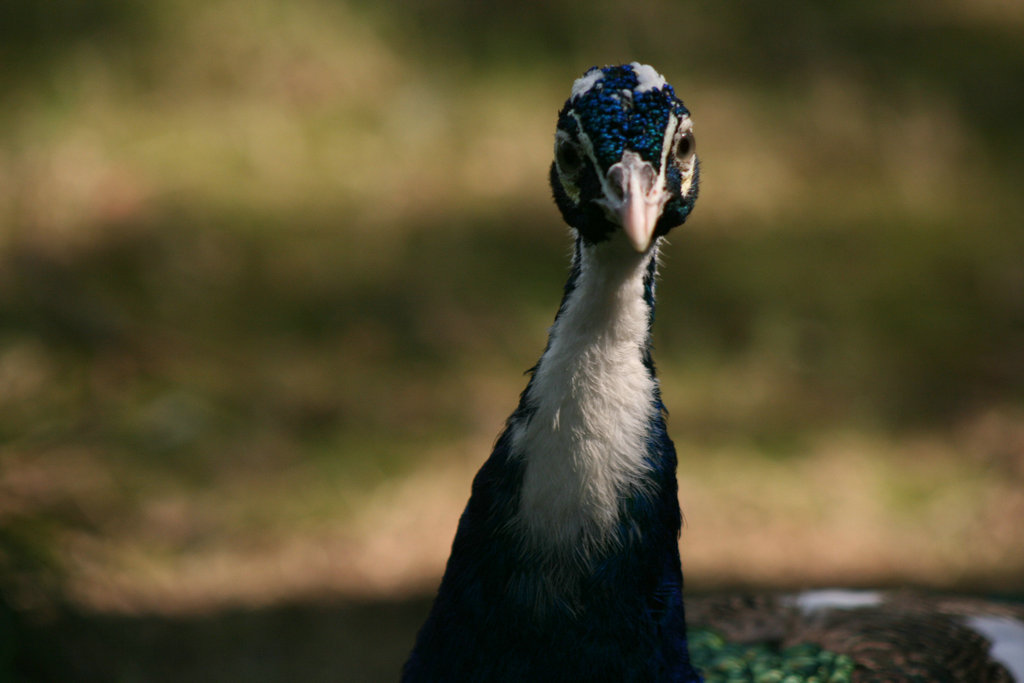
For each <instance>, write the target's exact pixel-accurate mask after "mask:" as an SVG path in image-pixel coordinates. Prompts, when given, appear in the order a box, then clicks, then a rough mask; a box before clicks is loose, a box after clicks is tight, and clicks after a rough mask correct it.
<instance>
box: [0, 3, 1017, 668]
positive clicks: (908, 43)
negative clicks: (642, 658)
mask: <svg viewBox="0 0 1024 683" xmlns="http://www.w3.org/2000/svg"><path fill="white" fill-rule="evenodd" d="M626 5H628V6H626ZM1022 29H1024V11H1022V10H1021V9H1019V8H1018V7H1017V5H1016V4H1015V3H1009V2H1006V3H1004V2H998V1H997V0H987V1H985V2H977V3H970V4H964V3H957V2H952V1H950V2H930V3H926V2H915V3H903V4H893V3H884V2H837V3H830V4H827V5H821V6H811V5H803V6H799V7H797V6H793V7H789V6H780V5H778V4H771V5H768V4H764V3H757V2H738V3H725V4H723V3H708V2H703V3H659V2H654V1H653V0H652V1H646V0H641V1H639V2H633V3H626V4H623V3H614V4H613V3H610V2H594V3H586V4H579V3H570V2H567V1H565V0H560V1H559V2H550V3H527V4H525V5H524V4H522V3H511V2H499V3H479V2H470V1H469V0H420V1H417V2H412V3H380V2H364V1H353V2H338V1H330V2H329V1H327V0H296V1H294V2H274V1H272V0H256V1H255V2H242V1H241V0H214V1H213V2H204V3H199V2H188V1H186V0H157V1H153V2H146V3H136V2H127V1H126V0H96V1H92V2H87V1H85V0H54V1H53V2H34V1H30V0H11V1H8V2H4V3H2V4H0V64H3V65H4V68H3V69H0V97H2V99H3V102H4V106H3V107H0V592H3V594H4V595H5V596H7V598H6V599H8V600H9V601H11V602H12V604H15V605H16V606H18V609H23V608H26V607H27V608H32V609H35V608H38V607H39V606H40V605H43V604H46V603H48V602H52V601H53V599H55V597H62V598H63V599H66V600H68V601H71V603H73V604H79V605H80V604H87V605H91V606H92V608H95V609H102V610H109V609H115V608H117V609H143V608H145V609H156V610H158V611H159V610H163V611H174V610H176V609H184V607H182V606H183V605H185V604H187V605H188V609H190V610H202V609H204V606H205V609H213V608H214V607H216V606H217V605H220V604H223V603H229V604H230V603H233V602H242V603H245V604H266V603H272V602H279V601H282V600H290V599H296V598H297V597H301V596H302V595H308V594H316V593H318V592H323V591H325V590H333V591H339V590H340V591H342V592H346V591H352V592H357V593H370V594H378V595H379V594H380V593H382V592H385V593H386V592H389V591H395V590H398V589H399V588H400V587H403V586H404V588H403V590H407V591H408V590H416V589H419V588H421V587H422V586H424V585H429V577H431V576H433V575H434V573H435V572H436V571H437V570H438V566H437V562H439V561H443V554H444V549H445V546H446V544H447V542H448V541H449V540H450V536H446V535H445V534H449V533H450V532H451V530H453V528H454V526H453V522H451V520H449V519H448V517H445V516H444V515H440V517H439V520H438V521H437V528H438V529H442V530H443V531H440V532H438V535H437V537H436V538H434V537H433V536H430V535H429V534H424V533H423V530H422V529H421V528H420V527H417V526H415V525H412V524H411V522H406V521H401V520H405V519H406V518H409V519H421V518H424V517H427V518H429V517H430V515H429V514H425V513H424V512H423V510H425V509H427V507H429V506H427V507H425V503H424V502H423V500H422V499H423V498H429V496H430V495H434V493H436V495H437V498H438V499H442V498H443V499H445V500H449V499H453V500H454V502H452V503H451V506H452V509H453V510H454V513H453V514H457V509H458V506H459V505H460V501H461V499H463V498H464V496H465V495H466V493H467V492H468V473H471V471H472V469H473V467H475V465H476V464H477V463H478V462H479V461H480V460H481V459H482V458H483V457H484V456H485V455H486V450H487V447H488V444H489V443H490V441H491V439H492V438H493V436H494V434H495V433H496V431H497V429H498V428H499V426H500V424H501V421H502V420H503V419H504V417H505V415H506V414H507V412H508V411H509V410H510V409H511V408H512V407H513V405H514V403H515V399H516V396H517V395H518V392H519V391H520V389H521V387H522V384H523V379H522V377H521V372H522V370H524V369H525V368H527V367H529V366H530V365H531V364H532V363H533V362H534V360H535V359H536V356H537V355H538V353H539V352H540V350H541V349H542V347H543V342H544V334H545V329H546V326H547V325H548V324H549V322H550V319H551V317H552V316H553V314H554V310H555V307H556V305H557V301H558V296H559V293H560V286H561V282H562V279H563V277H564V275H565V270H566V265H565V261H566V254H567V252H568V239H567V237H566V234H565V230H564V228H563V226H562V225H561V223H560V220H559V218H558V216H557V214H556V211H555V210H554V208H553V206H552V204H551V202H550V199H549V191H548V189H547V187H546V172H547V165H548V164H549V163H550V154H551V137H552V131H553V121H554V115H555V113H556V112H557V110H558V108H559V106H560V105H561V103H562V100H563V99H564V97H565V96H566V95H567V93H568V88H569V85H570V84H571V82H572V79H573V78H575V77H576V76H578V75H579V74H580V73H581V72H582V71H583V70H584V69H586V68H587V67H588V66H590V65H592V64H600V63H611V62H620V61H632V60H639V61H644V62H650V63H652V64H654V65H655V66H656V67H657V68H658V69H659V70H660V71H662V72H663V73H664V74H665V75H666V76H667V77H668V79H669V81H670V82H672V83H673V84H674V85H675V87H676V88H677V90H678V92H679V93H680V94H681V95H682V97H683V99H684V100H685V101H686V103H687V105H688V106H689V107H690V109H691V110H692V111H693V112H694V117H695V121H696V133H697V138H698V143H699V148H698V152H699V154H700V156H701V159H702V177H703V180H704V185H703V188H702V194H701V199H700V200H699V203H698V206H697V209H696V211H695V213H694V215H693V218H692V219H691V221H690V222H689V223H688V224H687V226H686V227H685V228H683V229H682V230H680V231H679V232H678V233H675V234H673V236H672V239H671V243H672V244H671V245H670V246H669V247H668V248H667V249H666V250H665V252H664V262H665V267H664V269H663V270H664V278H663V280H662V282H661V284H660V289H659V298H660V301H659V310H658V321H657V326H656V336H655V341H656V346H657V348H656V358H657V360H658V363H659V370H660V372H661V375H662V378H663V386H664V393H665V396H666V401H667V403H668V404H669V407H670V409H671V411H672V412H671V418H670V419H671V425H670V426H671V429H672V433H673V436H674V438H675V439H676V441H677V443H678V444H679V446H680V451H681V453H683V454H684V457H683V468H682V472H681V474H682V477H683V479H682V482H683V483H682V490H683V493H684V497H688V499H689V500H690V501H691V502H690V504H688V505H686V511H687V517H688V519H689V520H690V527H688V530H687V537H688V539H690V540H688V541H687V543H688V545H687V557H688V558H690V559H689V560H688V562H689V564H688V566H689V567H690V568H691V569H693V571H691V572H690V573H689V574H688V576H689V577H690V584H691V585H694V584H696V585H698V586H699V585H702V584H701V582H702V581H704V582H705V583H704V584H703V585H714V584H715V581H721V580H722V579H721V577H722V576H727V578H728V580H735V581H740V582H745V583H751V584H758V585H765V584H777V583H780V582H781V583H785V584H787V585H799V584H800V583H801V582H805V581H811V582H818V581H828V580H831V579H833V578H835V579H837V580H838V579H848V578H850V576H855V577H856V576H861V577H863V580H864V581H865V582H870V581H878V580H883V581H884V580H885V579H886V577H889V578H890V579H891V580H893V581H905V580H909V581H916V582H920V583H928V584H932V585H937V586H941V587H965V586H966V587H972V586H980V587H987V586H994V587H998V588H1000V589H1002V590H1018V591H1019V590H1021V589H1022V585H1021V583H1020V579H1019V577H1020V576H1021V575H1022V572H1024V555H1022V552H1024V551H1021V550H1020V549H1021V548H1024V537H1022V536H1021V532H1020V530H1019V527H1020V526H1021V525H1020V524H1017V523H1014V520H1019V519H1020V518H1021V516H1022V515H1024V497H1022V494H1021V493H1020V491H1021V490H1024V486H1022V484H1024V266H1022V264H1024V231H1022V230H1021V216H1024V199H1022V197H1021V193H1020V187H1021V186H1022V185H1024V154H1022V153H1021V152H1022V150H1024V128H1022V127H1021V126H1020V120H1021V119H1022V117H1024V90H1022V89H1021V87H1020V84H1021V83H1024V44H1022V43H1021V41H1020V35H1021V31H1022ZM453 462H454V463H456V466H454V467H455V470H456V471H457V472H458V474H456V475H452V477H450V478H451V479H452V480H453V481H454V482H455V483H454V484H449V483H447V482H448V481H449V480H448V479H445V478H444V477H447V476H448V474H444V473H450V472H451V471H452V470H450V469H445V468H446V467H449V465H450V463H453ZM438 473H441V474H438ZM431 477H433V478H431ZM754 479H757V480H758V483H757V487H758V488H757V490H756V491H753V492H752V491H751V490H749V488H748V486H749V485H750V483H751V481H753V480H754ZM922 482H926V484H925V483H922ZM833 487H834V488H835V489H836V490H838V491H839V493H836V492H834V491H832V490H831V489H832V488H833ZM801 491H805V492H807V493H806V496H807V497H806V499H804V498H803V497H802V496H803V495H804V494H800V493H799V492H801ZM429 492H434V493H429ZM830 506H831V507H830ZM396 508H401V509H403V510H406V512H405V513H404V514H405V517H401V514H400V513H398V512H395V510H396ZM445 510H446V512H445V514H448V512H447V508H445ZM439 514H440V513H439ZM385 518H386V519H387V520H390V521H389V522H387V524H391V525H392V526H386V525H385V523H384V522H383V521H382V520H383V519H385ZM752 520H764V523H765V524H767V525H768V529H773V530H774V531H782V532H785V533H786V534H787V543H792V544H794V545H793V546H792V547H788V549H787V553H786V556H785V557H781V556H780V555H779V553H777V552H776V550H777V549H776V548H774V547H773V546H772V545H771V544H770V543H762V544H760V545H759V544H758V543H757V540H756V539H757V538H760V537H761V536H764V535H765V534H763V533H762V534H757V533H755V532H756V530H752V529H750V528H748V527H749V525H750V524H752V523H756V522H752ZM773 524H774V525H775V526H772V525H773ZM410 525H411V526H410ZM801 525H803V526H801ZM808 527H813V529H809V528H808ZM395 529H399V530H401V532H400V533H399V532H395V531H394V530H395ZM702 529H704V530H708V529H712V530H713V532H711V533H709V535H708V536H705V537H702V536H701V535H700V534H701V533H702V532H701V530H702ZM388 534H398V535H400V536H401V538H402V539H404V540H403V541H401V542H399V541H395V542H393V543H391V544H390V545H387V544H384V545H387V547H383V546H381V543H380V542H378V545H377V546H373V548H376V550H374V551H373V553H369V554H365V559H363V560H359V558H358V557H356V556H360V557H363V555H360V552H358V549H359V548H363V547H364V545H361V543H362V541H360V540H359V539H364V538H373V537H375V536H377V537H380V536H384V537H387V536H388ZM819 534H825V535H826V536H827V537H828V538H832V539H842V540H841V541H837V544H840V545H841V546H842V547H841V548H839V549H836V548H832V549H829V550H827V551H823V550H822V548H825V547H827V546H828V544H827V543H825V544H823V543H822V542H821V536H820V535H819ZM420 537H423V538H425V539H426V540H424V541H423V543H424V544H425V545H429V546H430V547H439V548H440V550H439V551H438V552H437V554H438V555H440V556H441V560H435V559H432V560H431V561H430V562H426V563H425V564H424V562H423V561H421V560H420V559H419V557H420V556H419V555H417V554H416V552H417V551H415V550H410V549H409V548H410V547H411V546H410V545H409V543H411V541H410V540H409V539H415V538H420ZM725 538H733V539H735V546H730V545H728V544H725V543H724V542H719V539H725ZM801 538H803V539H805V541H806V542H804V543H801V542H800V541H799V540H796V541H794V539H801ZM353 539H355V540H353ZM751 539H753V540H751ZM403 543H404V544H405V545H403ZM371 545H372V544H371ZM378 546H381V547H378ZM737 546H738V547H737ZM325 548H326V550H325ZM331 548H341V549H340V550H337V549H335V550H331ZM702 548H703V550H702ZM353 549H355V550H353ZM702 553H704V554H702ZM823 553H824V554H823ZM901 553H906V554H901ZM737 556H742V557H744V558H745V560H744V561H743V562H742V563H737V562H736V561H735V557H737ZM431 557H432V558H433V557H434V556H433V555H431ZM253 558H258V559H256V560H254V559H253ZM325 558H326V559H325ZM836 558H840V559H836ZM908 558H909V559H908ZM851 560H856V562H854V563H853V564H850V562H851ZM910 560H913V561H910ZM360 562H362V564H360ZM268 565H274V566H276V567H278V569H276V570H268V569H267V566H268ZM420 565H423V568H422V569H420V570H413V569H411V567H415V566H420ZM841 566H846V567H848V569H847V571H846V572H845V573H844V572H843V571H841V570H840V568H839V567H841ZM352 567H362V569H360V570H359V571H356V570H355V569H352ZM723 567H733V568H735V567H741V568H742V571H741V570H740V569H729V570H728V571H727V572H725V573H724V574H723V570H722V568H723ZM849 567H852V568H849ZM417 571H418V573H417ZM360 572H361V573H360ZM729 572H739V573H735V574H734V573H729ZM743 572H747V573H743ZM339 577H340V578H339ZM409 577H414V578H415V577H418V578H416V580H413V579H410V578H409ZM424 577H427V578H424ZM716 577H718V578H716ZM1014 577H1016V578H1014ZM417 580H418V581H419V583H417V582H416V581H417ZM2 611H3V610H0V612H2ZM4 613H6V612H4ZM2 617H3V614H0V621H2ZM403 637H404V636H403ZM4 656H5V655H4V654H3V653H2V652H0V671H2V667H3V665H4V664H3V662H4V660H3V657H4ZM179 673H180V672H179ZM182 675H186V674H182ZM313 678H315V676H314V677H313Z"/></svg>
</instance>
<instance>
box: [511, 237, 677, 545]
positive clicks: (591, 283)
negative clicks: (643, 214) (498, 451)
mask: <svg viewBox="0 0 1024 683" xmlns="http://www.w3.org/2000/svg"><path fill="white" fill-rule="evenodd" d="M656 252H657V247H655V248H652V249H651V250H649V251H648V253H646V254H637V253H636V252H635V251H634V250H633V249H632V248H631V247H629V246H628V245H627V244H626V243H625V242H624V240H619V239H614V238H613V239H612V240H609V241H608V242H604V243H602V244H600V245H597V246H584V247H582V248H581V249H580V250H579V256H578V258H579V259H580V263H579V268H580V272H579V276H578V278H577V281H576V286H575V288H574V289H573V291H572V292H571V293H570V294H569V297H568V299H567V301H566V302H565V305H564V308H563V310H562V313H561V315H559V317H558V319H557V320H556V321H555V324H554V326H553V327H552V328H551V338H550V343H549V346H548V349H547V351H546V352H545V353H544V355H543V357H542V358H541V360H540V363H539V364H538V366H537V369H536V371H535V373H534V377H533V382H532V384H531V386H530V390H529V393H528V394H527V401H528V404H529V406H530V407H531V408H533V413H532V416H531V418H530V419H529V420H528V421H526V422H524V423H522V424H520V425H518V426H517V427H516V431H515V432H514V436H513V438H514V442H513V448H514V452H515V453H516V455H517V456H518V457H522V458H524V459H525V461H526V462H525V472H524V476H523V487H522V493H521V498H520V506H519V511H518V514H517V518H516V524H517V526H518V527H519V529H520V533H522V534H523V536H524V537H525V539H526V540H527V541H528V542H529V543H530V545H532V546H533V547H534V548H535V549H537V550H541V551H543V552H555V553H558V554H559V555H563V554H565V553H572V554H575V555H576V556H577V557H579V558H580V559H584V560H585V559H586V558H587V557H588V556H589V555H590V554H591V553H593V552H594V551H596V550H599V549H601V548H603V547H605V546H606V545H607V544H608V542H609V539H610V538H612V537H613V535H612V534H611V533H610V532H611V530H612V528H613V527H614V525H615V523H616V522H617V520H618V513H619V503H620V501H621V500H623V498H625V497H626V496H628V495H630V494H632V493H633V492H635V491H636V489H637V487H638V486H641V485H642V481H643V475H644V474H645V472H646V470H647V464H646V461H645V455H646V435H647V430H648V428H649V426H650V422H651V419H652V418H653V417H654V416H655V411H656V406H655V403H654V395H655V389H656V380H655V379H654V377H652V373H651V372H650V371H649V370H648V369H647V367H646V366H645V365H644V363H643V349H644V348H645V345H646V344H647V337H648V325H649V316H650V310H649V308H648V305H647V303H646V302H645V301H644V277H645V275H646V273H647V268H648V265H649V264H650V260H651V259H652V258H655V257H656Z"/></svg>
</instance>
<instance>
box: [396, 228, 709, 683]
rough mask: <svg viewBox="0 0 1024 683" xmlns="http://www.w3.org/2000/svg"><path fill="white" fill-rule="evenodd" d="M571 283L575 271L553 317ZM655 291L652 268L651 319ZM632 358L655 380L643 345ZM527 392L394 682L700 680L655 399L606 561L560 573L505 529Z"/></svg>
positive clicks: (477, 486)
mask: <svg viewBox="0 0 1024 683" xmlns="http://www.w3.org/2000/svg"><path fill="white" fill-rule="evenodd" d="M579 248H580V247H579V243H577V250H578V249H579ZM574 263H575V264H578V263H579V258H577V259H576V260H575V261H574ZM578 274H579V273H578V265H576V266H574V269H573V272H572V273H571V275H570V277H569V281H568V282H567V284H566V288H565V297H564V298H563V302H562V306H561V307H560V309H559V315H561V312H562V310H563V309H564V307H565V302H566V299H567V298H568V296H569V294H570V293H571V292H572V290H573V288H574V286H575V282H576V278H577V277H578ZM653 287H654V262H653V260H652V262H651V266H650V270H649V272H648V276H647V278H645V288H644V289H645V295H644V298H645V300H646V301H647V303H648V306H649V307H650V308H649V310H650V311H651V312H652V315H653V298H654V291H653ZM642 353H643V355H644V362H645V365H647V367H648V369H649V371H650V372H651V374H652V375H653V373H654V368H653V363H652V361H651V359H650V353H649V345H648V346H647V348H645V349H643V351H642ZM531 381H532V380H531ZM529 391H530V387H529V385H528V386H527V389H526V391H524V392H523V395H522V397H521V398H520V403H519V407H518V408H517V409H516V411H515V412H514V413H513V414H512V416H511V417H510V418H509V420H508V423H507V425H506V428H505V430H504V432H503V433H502V435H501V436H500V437H499V438H498V441H497V443H496V445H495V448H494V451H493V453H492V454H491V456H490V458H489V459H488V460H487V461H486V462H485V463H484V465H483V467H482V468H481V469H480V471H479V473H478V474H477V476H476V478H475V480H474V481H473V489H472V495H471V497H470V500H469V503H468V505H467V506H466V509H465V511H464V512H463V515H462V518H461V520H460V522H459V527H458V532H457V534H456V537H455V541H454V544H453V546H452V552H451V556H450V558H449V561H448V566H447V569H446V571H445V575H444V578H443V580H442V583H441V587H440V589H439V591H438V595H437V599H436V601H435V603H434V606H433V609H432V610H431V612H430V615H429V617H428V619H427V621H426V623H425V624H424V626H423V628H422V630H421V631H420V634H419V637H418V639H417V642H416V646H415V648H414V650H413V653H412V655H411V656H410V658H409V661H408V662H407V663H406V666H405V669H404V675H403V680H404V681H407V682H409V683H413V682H421V681H449V682H457V681H496V682H497V681H509V682H511V681H516V682H523V681H537V682H545V681H552V682H553V681H563V682H564V681H596V682H599V681H608V682H609V683H611V682H613V681H614V682H615V683H623V682H627V681H637V682H638V683H639V682H641V681H642V682H645V683H651V682H655V681H673V682H675V681H699V680H700V678H699V676H698V675H697V674H696V672H695V671H694V669H693V667H692V666H691V664H690V659H689V652H688V648H687V643H686V625H685V618H684V609H683V599H682V582H683V577H682V570H681V566H680V558H679V547H678V537H679V531H680V524H681V516H680V511H679V503H678V498H677V486H676V477H675V473H676V453H675V448H674V446H673V444H672V441H671V440H670V439H669V437H668V433H667V432H666V429H665V420H664V411H663V407H662V405H661V399H660V397H659V396H654V397H653V398H654V400H655V401H656V404H657V408H658V410H657V411H656V413H655V417H654V418H653V419H652V421H651V423H650V425H649V429H648V433H647V459H648V464H649V480H648V481H647V482H645V485H644V486H643V487H642V489H638V490H637V492H636V493H635V494H633V495H631V496H630V497H628V498H627V499H624V500H622V501H621V502H620V508H621V509H620V511H619V512H620V514H619V523H618V525H617V527H616V528H615V530H614V532H613V533H614V534H615V535H616V538H615V539H613V540H612V542H611V543H608V544H607V546H606V547H607V550H604V551H600V552H598V553H597V554H596V555H595V556H593V557H591V558H590V559H589V561H587V562H579V563H576V564H575V565H574V566H571V567H568V568H566V567H564V566H562V567H553V566H551V562H550V560H549V559H548V558H545V557H540V556H538V555H537V554H535V553H534V552H532V551H530V550H528V549H527V548H526V547H525V546H524V544H523V542H522V539H521V538H520V537H519V535H518V533H517V531H516V529H515V525H514V524H513V523H512V521H513V517H514V515H515V514H516V510H517V508H518V505H519V495H520V490H521V486H522V481H523V471H524V464H523V460H522V458H521V457H516V456H514V455H513V453H512V452H511V448H512V430H513V428H514V427H515V425H517V424H518V423H521V422H523V421H526V420H529V419H530V415H531V409H530V407H529V404H528V400H527V396H528V394H529ZM553 576H557V577H558V578H557V581H556V582H555V584H554V585H555V587H554V588H553V587H552V586H553V584H552V581H553V579H552V577H553Z"/></svg>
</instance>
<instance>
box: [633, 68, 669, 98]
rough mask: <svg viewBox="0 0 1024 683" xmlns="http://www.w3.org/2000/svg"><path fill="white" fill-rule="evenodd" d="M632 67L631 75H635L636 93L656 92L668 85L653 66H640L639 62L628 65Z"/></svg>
mask: <svg viewBox="0 0 1024 683" xmlns="http://www.w3.org/2000/svg"><path fill="white" fill-rule="evenodd" d="M630 66H631V67H633V73H635V74H636V77H637V80H638V81H640V82H639V83H637V86H636V88H634V90H636V92H647V91H648V90H658V89H660V88H664V87H665V86H666V85H668V82H667V81H666V80H665V77H664V76H662V75H661V74H660V73H658V72H657V71H656V70H655V69H654V67H653V66H651V65H649V64H641V63H640V62H632V63H631V64H630Z"/></svg>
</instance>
